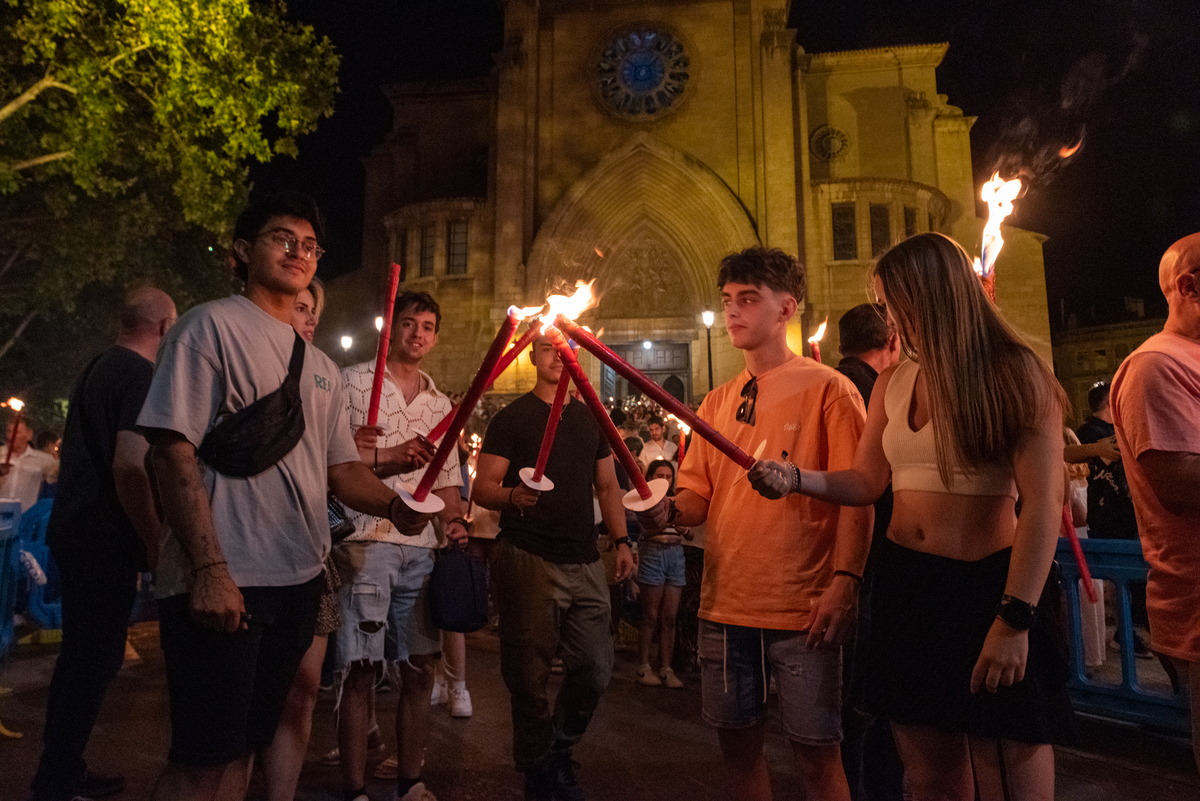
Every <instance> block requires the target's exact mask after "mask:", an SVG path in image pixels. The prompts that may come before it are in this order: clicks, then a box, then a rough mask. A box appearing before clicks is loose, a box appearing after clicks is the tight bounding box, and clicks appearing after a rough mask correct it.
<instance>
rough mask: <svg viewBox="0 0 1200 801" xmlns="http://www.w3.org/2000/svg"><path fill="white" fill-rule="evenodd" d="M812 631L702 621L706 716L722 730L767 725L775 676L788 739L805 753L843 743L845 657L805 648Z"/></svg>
mask: <svg viewBox="0 0 1200 801" xmlns="http://www.w3.org/2000/svg"><path fill="white" fill-rule="evenodd" d="M807 637H808V632H807V631H779V630H776V629H752V628H747V627H745V626H733V625H729V624H725V623H714V622H712V621H711V620H701V621H700V646H699V650H700V668H701V673H700V685H701V696H702V706H701V715H702V717H703V718H704V720H705V721H707V722H708V723H709V724H710V725H712V726H715V727H717V728H718V729H748V728H751V727H753V726H756V725H758V724H760V723H762V722H763V721H764V720H766V717H767V686H768V684H769V682H770V676H772V675H773V676H774V677H775V681H776V684H777V685H778V687H779V712H780V715H779V717H780V723H781V724H782V727H783V733H784V734H785V735H787V737H788V739H789V740H792V741H793V742H797V743H802V744H804V745H832V744H834V743H840V742H841V741H842V649H841V648H840V647H837V648H827V647H821V648H814V649H812V650H809V649H808V648H807V647H806V646H805V644H804V643H805V640H806V638H807Z"/></svg>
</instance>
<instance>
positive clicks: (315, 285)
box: [305, 275, 325, 320]
mask: <svg viewBox="0 0 1200 801" xmlns="http://www.w3.org/2000/svg"><path fill="white" fill-rule="evenodd" d="M305 288H306V289H307V290H308V294H310V295H312V299H313V317H316V318H317V319H318V320H320V319H321V312H323V311H325V284H324V283H323V282H322V281H321V279H320V278H317V277H316V276H315V275H314V276H313V280H312V283H311V284H309V285H308V286H307V287H305Z"/></svg>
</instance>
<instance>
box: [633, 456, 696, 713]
mask: <svg viewBox="0 0 1200 801" xmlns="http://www.w3.org/2000/svg"><path fill="white" fill-rule="evenodd" d="M655 479H664V480H666V481H669V482H670V483H671V486H670V489H668V490H667V494H668V495H674V494H675V466H674V465H673V464H672V463H671V462H669V461H667V460H666V459H658V460H657V461H653V462H651V463H650V464H649V466H647V467H646V480H647V481H653V480H655ZM686 531H687V529H686V528H684V527H683V526H667V527H666V528H664V529H662V530H661V531H655V530H645V531H643V532H642V535H641V536H640V537H639V538H638V567H637V583H638V589H639V590H640V592H639V593H638V600H639V601H640V602H641V605H642V625H641V630H640V631H639V632H638V635H639V636H638V661H639V663H640V664H641V667H639V668H638V670H637V680H638V682H639V683H641V684H645V685H647V686H648V687H660V686H662V685H666V686H667V687H670V688H671V689H673V690H678V689H681V688H682V687H683V682H682V681H680V680H679V679H678V678H677V677H676V676H675V671H674V669H672V667H671V660H672V658H673V657H674V655H675V615H676V614H677V613H678V612H679V598H680V595H681V594H682V593H683V588H684V586H685V585H686V584H687V581H686V580H685V578H684V564H683V535H684V534H685V533H686ZM655 634H657V635H658V672H657V673H655V672H654V669H653V668H651V667H650V646H651V641H652V640H653V639H654V635H655Z"/></svg>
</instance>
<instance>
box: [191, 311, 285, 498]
mask: <svg viewBox="0 0 1200 801" xmlns="http://www.w3.org/2000/svg"><path fill="white" fill-rule="evenodd" d="M303 371H304V340H303V339H302V338H301V336H300V335H299V334H296V341H295V343H294V344H293V345H292V358H291V361H290V362H288V374H287V378H285V379H284V380H283V385H282V386H280V387H279V389H277V390H275V391H274V392H272V393H271V394H269V395H264V396H262V397H261V398H259V399H258V400H256V401H254V403H251V404H250V405H249V406H247V407H246V408H244V409H241V410H240V411H237V412H234V413H233V414H231V415H230V416H229V417H226V418H225V419H224V420H222V421H221V422H220V423H218V424H217V425H216V426H214V427H213V428H212V429H211V430H210V431H209V432H208V433H207V434H205V435H204V440H203V441H202V442H201V443H200V449H199V451H198V454H199V456H200V458H201V460H203V461H204V463H205V464H206V465H208V466H209V467H211V468H212V469H213V470H216V471H217V472H218V473H220V474H221V475H225V476H231V477H233V478H250V477H251V476H256V475H258V474H259V473H261V472H263V471H264V470H266V469H267V468H269V467H271V466H272V465H274V464H276V463H277V462H278V461H279V460H280V459H282V458H283V457H284V456H287V455H288V454H289V453H291V451H292V449H293V448H295V447H296V444H297V443H298V442H300V439H301V437H303V436H304V406H303V404H302V402H301V400H300V375H301V373H302V372H303Z"/></svg>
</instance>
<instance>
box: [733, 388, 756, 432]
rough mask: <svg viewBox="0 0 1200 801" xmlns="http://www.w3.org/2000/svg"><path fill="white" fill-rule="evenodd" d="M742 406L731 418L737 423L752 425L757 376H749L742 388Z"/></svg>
mask: <svg viewBox="0 0 1200 801" xmlns="http://www.w3.org/2000/svg"><path fill="white" fill-rule="evenodd" d="M742 398H743V400H742V405H741V406H739V407H738V408H737V414H735V415H734V416H733V419H734V420H737V421H738V422H739V423H745V424H746V425H748V426H752V425H754V402H755V401H757V400H758V376H750V380H749V381H747V382H746V385H745V386H744V387H742Z"/></svg>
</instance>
